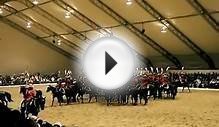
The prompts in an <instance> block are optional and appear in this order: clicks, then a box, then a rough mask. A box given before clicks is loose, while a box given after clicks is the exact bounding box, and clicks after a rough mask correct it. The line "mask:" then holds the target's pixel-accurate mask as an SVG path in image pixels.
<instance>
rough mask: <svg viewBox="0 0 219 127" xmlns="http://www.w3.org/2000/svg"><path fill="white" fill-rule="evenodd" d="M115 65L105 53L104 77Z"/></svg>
mask: <svg viewBox="0 0 219 127" xmlns="http://www.w3.org/2000/svg"><path fill="white" fill-rule="evenodd" d="M116 64H117V62H116V61H115V60H114V59H113V58H112V57H111V56H110V55H109V54H108V53H107V52H105V75H106V74H107V73H108V72H109V71H110V70H111V69H112V68H113V67H114V66H115V65H116Z"/></svg>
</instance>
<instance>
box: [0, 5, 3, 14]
mask: <svg viewBox="0 0 219 127" xmlns="http://www.w3.org/2000/svg"><path fill="white" fill-rule="evenodd" d="M0 14H3V6H1V7H0Z"/></svg>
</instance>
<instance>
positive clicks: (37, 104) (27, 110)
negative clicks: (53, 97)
mask: <svg viewBox="0 0 219 127" xmlns="http://www.w3.org/2000/svg"><path fill="white" fill-rule="evenodd" d="M26 91H27V89H26V88H25V87H24V86H21V87H20V93H22V94H23V96H25V95H26ZM45 103H46V98H45V97H43V95H42V91H41V90H36V96H35V97H34V98H32V99H31V100H29V101H27V100H23V101H22V102H21V115H22V116H23V117H24V118H27V117H28V115H29V114H32V115H34V116H37V115H38V113H39V112H40V110H44V108H45Z"/></svg>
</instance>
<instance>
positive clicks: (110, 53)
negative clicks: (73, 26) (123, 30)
mask: <svg viewBox="0 0 219 127" xmlns="http://www.w3.org/2000/svg"><path fill="white" fill-rule="evenodd" d="M134 70H135V55H134V53H133V52H132V50H131V49H130V47H129V46H128V45H127V44H126V43H125V42H124V41H122V40H120V39H118V38H115V37H103V38H100V39H97V40H96V41H94V42H92V43H91V44H90V45H89V46H88V48H87V50H86V52H85V54H84V55H83V72H84V74H85V76H86V77H87V78H88V79H89V81H90V82H91V83H92V84H93V85H95V86H97V87H99V88H101V89H117V88H119V87H121V86H123V85H125V84H126V83H127V82H128V81H129V80H130V78H131V77H132V76H133V73H134Z"/></svg>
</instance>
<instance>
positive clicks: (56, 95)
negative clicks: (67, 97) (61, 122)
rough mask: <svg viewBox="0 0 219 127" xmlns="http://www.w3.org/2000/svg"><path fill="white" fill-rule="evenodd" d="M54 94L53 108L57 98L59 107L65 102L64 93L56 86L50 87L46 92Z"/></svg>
mask: <svg viewBox="0 0 219 127" xmlns="http://www.w3.org/2000/svg"><path fill="white" fill-rule="evenodd" d="M50 91H51V92H52V106H53V103H54V99H55V98H57V100H58V102H59V105H61V103H62V102H63V95H64V93H63V92H62V91H60V90H59V88H56V87H54V86H51V85H49V86H48V87H47V89H46V92H50Z"/></svg>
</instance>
